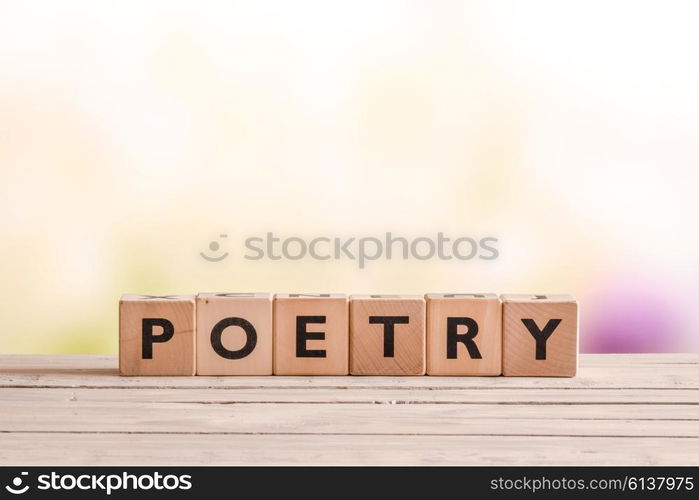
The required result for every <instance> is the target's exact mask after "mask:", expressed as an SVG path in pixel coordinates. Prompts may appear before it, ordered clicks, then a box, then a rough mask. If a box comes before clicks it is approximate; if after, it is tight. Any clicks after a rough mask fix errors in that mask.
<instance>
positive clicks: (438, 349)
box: [425, 293, 502, 375]
mask: <svg viewBox="0 0 699 500" xmlns="http://www.w3.org/2000/svg"><path fill="white" fill-rule="evenodd" d="M425 299H426V301H427V374H428V375H500V374H501V373H502V307H501V303H500V297H498V296H497V295H496V294H494V293H428V294H427V295H425Z"/></svg>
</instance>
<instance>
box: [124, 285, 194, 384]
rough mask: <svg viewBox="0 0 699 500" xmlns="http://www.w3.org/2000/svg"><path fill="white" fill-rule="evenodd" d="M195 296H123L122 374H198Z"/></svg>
mask: <svg viewBox="0 0 699 500" xmlns="http://www.w3.org/2000/svg"><path fill="white" fill-rule="evenodd" d="M194 325H195V309H194V295H135V294H128V295H123V296H122V297H121V300H120V301H119V374H120V375H194V372H195V366H194V365H195V359H194V352H195V346H194Z"/></svg>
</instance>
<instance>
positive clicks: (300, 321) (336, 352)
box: [274, 293, 349, 375]
mask: <svg viewBox="0 0 699 500" xmlns="http://www.w3.org/2000/svg"><path fill="white" fill-rule="evenodd" d="M348 329H349V323H348V311H347V296H346V295H344V294H332V293H322V294H288V293H278V294H276V295H275V296H274V374H275V375H347V373H348V358H349V332H348Z"/></svg>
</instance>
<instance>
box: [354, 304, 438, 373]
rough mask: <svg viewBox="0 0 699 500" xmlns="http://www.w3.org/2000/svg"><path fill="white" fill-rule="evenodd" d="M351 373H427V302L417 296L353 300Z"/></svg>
mask: <svg viewBox="0 0 699 500" xmlns="http://www.w3.org/2000/svg"><path fill="white" fill-rule="evenodd" d="M350 373H351V374H352V375H424V374H425V299H424V298H423V297H420V296H418V295H352V296H351V297H350Z"/></svg>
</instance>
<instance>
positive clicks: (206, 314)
mask: <svg viewBox="0 0 699 500" xmlns="http://www.w3.org/2000/svg"><path fill="white" fill-rule="evenodd" d="M197 375H272V296H271V295H270V294H269V293H200V294H199V295H197Z"/></svg>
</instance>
